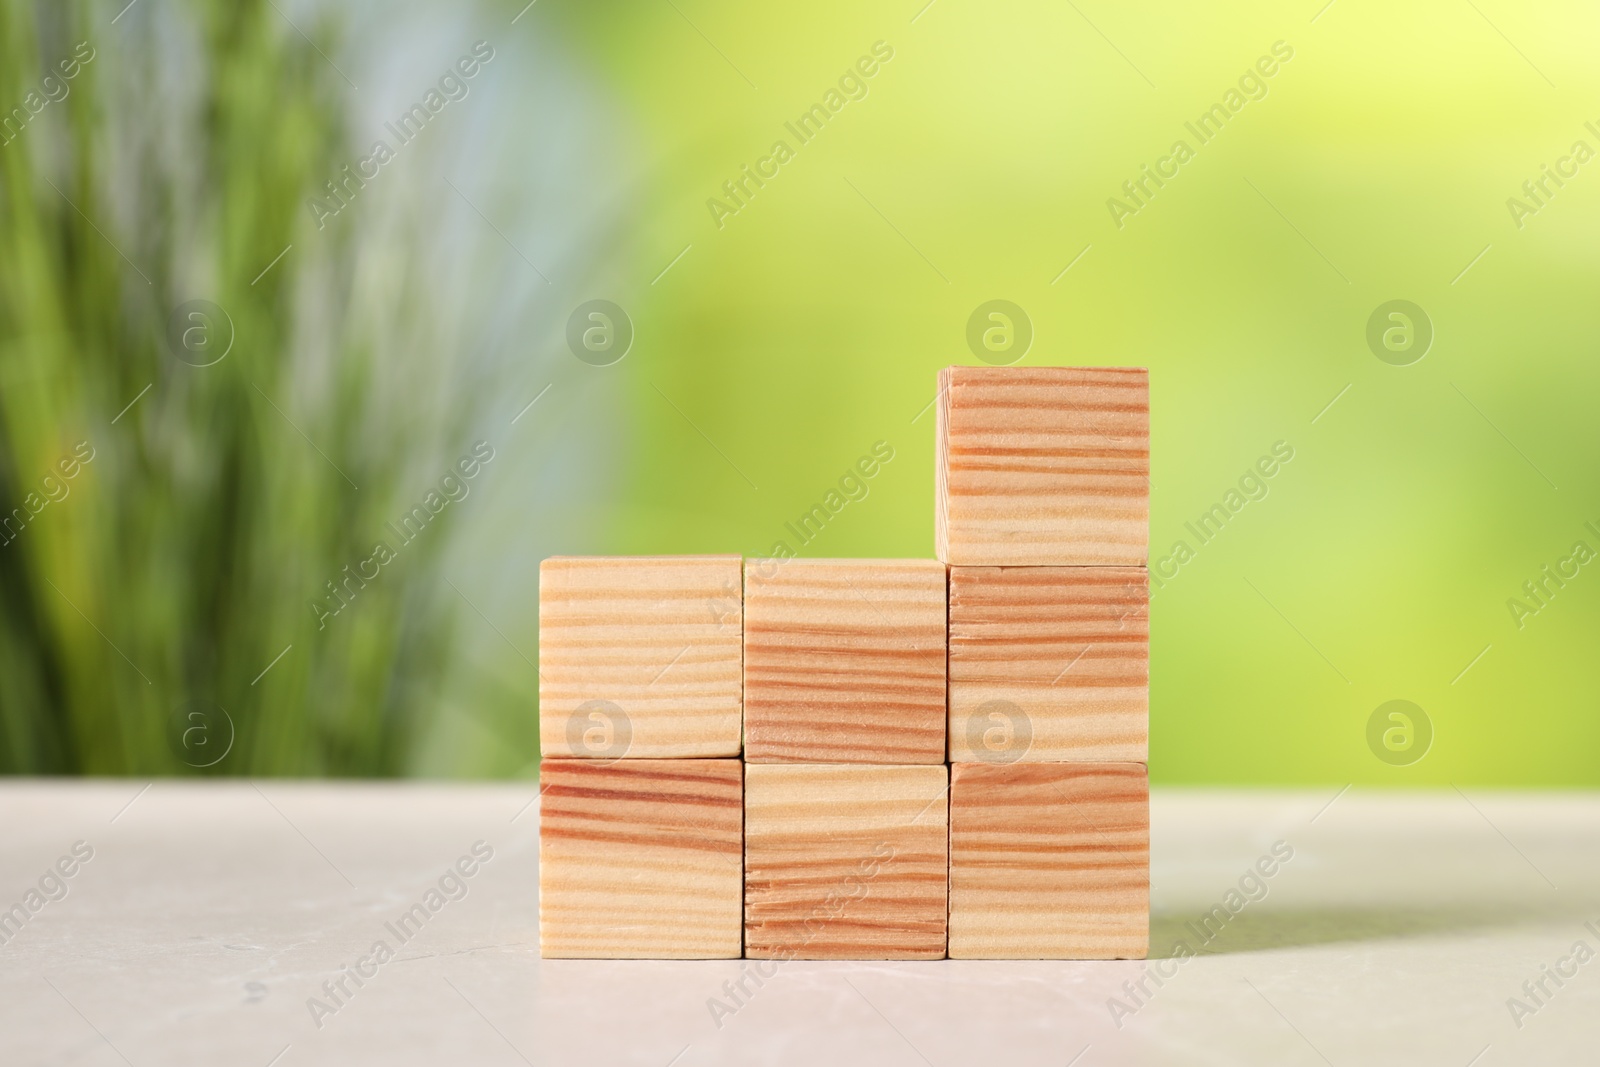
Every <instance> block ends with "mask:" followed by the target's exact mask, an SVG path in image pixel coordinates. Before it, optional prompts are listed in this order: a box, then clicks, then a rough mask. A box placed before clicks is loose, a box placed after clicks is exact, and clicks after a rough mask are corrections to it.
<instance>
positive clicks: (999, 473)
mask: <svg viewBox="0 0 1600 1067" xmlns="http://www.w3.org/2000/svg"><path fill="white" fill-rule="evenodd" d="M939 387H940V392H939V403H938V405H937V406H938V412H939V413H938V424H939V425H938V469H937V478H938V483H937V484H938V510H937V512H936V527H935V541H936V543H937V546H938V555H939V558H940V559H941V560H943V561H944V562H946V563H949V564H953V565H960V566H1035V567H1044V566H1063V565H1092V564H1129V565H1137V566H1143V565H1144V563H1145V560H1146V557H1147V555H1148V551H1149V523H1150V385H1149V373H1148V371H1146V370H1145V369H1144V368H1141V367H1033V368H1022V367H947V368H946V369H945V370H944V371H943V372H941V373H940V375H939Z"/></svg>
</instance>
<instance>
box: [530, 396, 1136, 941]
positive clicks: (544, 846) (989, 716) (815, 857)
mask: <svg viewBox="0 0 1600 1067" xmlns="http://www.w3.org/2000/svg"><path fill="white" fill-rule="evenodd" d="M939 384H940V391H939V398H938V413H939V414H938V471H937V476H938V512H937V517H936V541H937V549H938V557H939V558H938V559H937V560H820V559H767V560H750V561H748V562H746V561H742V560H741V559H740V558H739V557H736V556H700V557H648V558H553V559H549V560H546V561H545V562H544V564H543V566H542V567H541V570H540V610H539V623H540V650H541V653H540V654H541V663H540V743H541V749H542V752H543V757H544V759H543V762H542V764H541V770H540V775H541V787H540V794H541V800H540V950H541V952H542V954H543V955H545V956H547V957H595V958H661V959H667V958H680V959H681V958H734V957H738V956H740V955H743V956H746V957H750V958H767V959H940V958H943V957H945V956H949V957H951V958H957V959H1015V958H1037V959H1100V958H1138V957H1143V956H1144V955H1145V953H1146V949H1147V946H1148V927H1149V873H1148V872H1149V790H1148V778H1147V772H1146V758H1147V755H1146V754H1147V736H1148V678H1149V671H1148V663H1149V620H1148V611H1147V603H1148V585H1147V581H1146V574H1145V561H1146V550H1147V541H1148V538H1147V530H1148V524H1149V490H1148V486H1149V387H1148V378H1147V375H1146V372H1145V371H1144V370H1142V369H1124V368H1038V369H1020V368H999V367H984V368H974V367H951V368H948V369H947V370H946V371H944V372H943V374H942V375H941V376H940V383H939Z"/></svg>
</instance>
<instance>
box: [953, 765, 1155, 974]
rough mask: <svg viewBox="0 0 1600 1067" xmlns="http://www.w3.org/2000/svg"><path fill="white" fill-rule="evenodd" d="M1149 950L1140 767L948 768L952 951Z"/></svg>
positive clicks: (1061, 955) (1093, 953) (1144, 785)
mask: <svg viewBox="0 0 1600 1067" xmlns="http://www.w3.org/2000/svg"><path fill="white" fill-rule="evenodd" d="M1149 947H1150V786H1149V779H1148V775H1147V774H1146V771H1145V768H1144V765H1143V764H1138V763H1009V764H1000V763H958V764H955V765H954V766H952V767H951V768H950V958H951V959H1143V958H1144V957H1145V956H1146V955H1147V953H1148V952H1149Z"/></svg>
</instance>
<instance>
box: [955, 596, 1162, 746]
mask: <svg viewBox="0 0 1600 1067" xmlns="http://www.w3.org/2000/svg"><path fill="white" fill-rule="evenodd" d="M1149 601H1150V594H1149V579H1148V575H1147V574H1146V573H1145V570H1144V568H1143V567H952V568H951V569H950V729H949V752H950V760H951V762H953V763H954V762H967V761H974V762H1000V763H1010V762H1015V761H1017V760H1031V761H1038V762H1049V761H1061V760H1096V761H1102V762H1105V761H1129V762H1134V763H1143V762H1146V760H1147V759H1148V754H1149V736H1150V611H1149Z"/></svg>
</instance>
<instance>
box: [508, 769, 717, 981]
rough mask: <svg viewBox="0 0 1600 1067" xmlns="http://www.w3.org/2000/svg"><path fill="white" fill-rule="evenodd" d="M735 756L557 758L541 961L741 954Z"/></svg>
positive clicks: (542, 889) (545, 780) (547, 817)
mask: <svg viewBox="0 0 1600 1067" xmlns="http://www.w3.org/2000/svg"><path fill="white" fill-rule="evenodd" d="M742 771H743V767H742V765H741V764H740V762H739V761H738V760H727V759H722V760H619V761H617V762H615V763H609V762H604V761H599V760H583V759H553V760H545V761H544V762H543V763H542V764H541V765H540V767H539V775H540V783H539V954H540V955H541V956H544V957H546V958H566V959H736V958H738V956H739V953H740V949H741V938H740V916H741V898H742V877H741V872H742V863H741V854H742V848H743V814H744V802H743V773H742Z"/></svg>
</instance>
